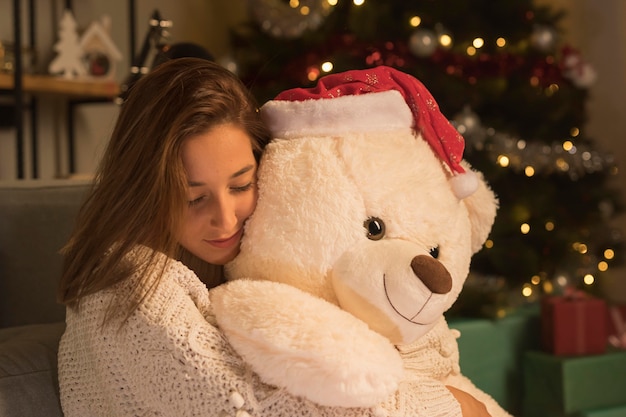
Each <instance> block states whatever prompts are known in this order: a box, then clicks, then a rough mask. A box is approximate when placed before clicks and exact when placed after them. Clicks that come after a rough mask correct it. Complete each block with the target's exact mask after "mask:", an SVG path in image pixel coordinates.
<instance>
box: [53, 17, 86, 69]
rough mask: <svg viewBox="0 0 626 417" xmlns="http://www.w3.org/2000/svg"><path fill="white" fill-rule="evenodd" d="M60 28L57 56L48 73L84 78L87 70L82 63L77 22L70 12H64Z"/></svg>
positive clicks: (56, 45) (55, 45)
mask: <svg viewBox="0 0 626 417" xmlns="http://www.w3.org/2000/svg"><path fill="white" fill-rule="evenodd" d="M59 27H60V29H59V40H58V41H57V43H55V44H54V50H55V51H56V52H57V56H56V57H55V58H54V59H53V60H52V62H50V65H49V66H48V72H49V73H50V74H53V75H60V76H63V77H65V78H76V77H78V76H84V75H85V74H86V73H87V70H86V68H85V64H84V63H83V61H82V54H83V52H82V49H81V45H80V38H79V36H78V31H77V24H76V20H75V19H74V16H73V15H72V12H71V11H70V10H65V11H64V12H63V17H62V18H61V22H60V24H59Z"/></svg>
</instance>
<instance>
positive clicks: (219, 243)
mask: <svg viewBox="0 0 626 417" xmlns="http://www.w3.org/2000/svg"><path fill="white" fill-rule="evenodd" d="M242 232H243V229H239V230H238V231H237V232H236V233H235V234H234V235H232V236H231V237H228V238H226V239H215V240H205V242H207V243H208V244H209V245H211V246H214V247H216V248H219V249H225V248H230V247H231V246H233V245H236V244H237V243H238V242H239V239H240V238H241V234H242Z"/></svg>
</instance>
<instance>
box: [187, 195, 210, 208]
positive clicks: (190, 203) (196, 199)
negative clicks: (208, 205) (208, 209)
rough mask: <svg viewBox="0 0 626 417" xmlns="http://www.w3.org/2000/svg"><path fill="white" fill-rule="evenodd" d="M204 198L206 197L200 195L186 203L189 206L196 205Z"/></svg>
mask: <svg viewBox="0 0 626 417" xmlns="http://www.w3.org/2000/svg"><path fill="white" fill-rule="evenodd" d="M205 199H206V196H204V195H202V196H200V197H198V198H195V199H193V200H191V201H188V202H187V204H189V207H193V206H197V205H198V204H200V203H202V202H203V201H204V200H205Z"/></svg>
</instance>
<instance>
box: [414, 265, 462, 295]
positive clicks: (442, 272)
mask: <svg viewBox="0 0 626 417" xmlns="http://www.w3.org/2000/svg"><path fill="white" fill-rule="evenodd" d="M411 269H413V272H414V273H415V275H416V276H417V277H418V278H419V279H420V280H421V281H422V282H423V283H424V285H426V288H428V289H429V290H430V291H431V292H433V293H435V294H446V293H448V292H450V290H451V289H452V277H451V276H450V272H448V270H447V269H446V267H445V266H443V264H442V263H441V262H439V261H438V260H436V259H434V258H433V257H431V256H428V255H417V256H416V257H414V258H413V259H412V260H411Z"/></svg>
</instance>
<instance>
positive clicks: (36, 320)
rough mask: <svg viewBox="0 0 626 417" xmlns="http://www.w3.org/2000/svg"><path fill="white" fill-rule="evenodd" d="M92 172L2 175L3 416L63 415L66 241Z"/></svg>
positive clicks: (0, 372)
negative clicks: (60, 373)
mask: <svg viewBox="0 0 626 417" xmlns="http://www.w3.org/2000/svg"><path fill="white" fill-rule="evenodd" d="M88 189H89V181H88V180H69V179H68V180H60V179H59V180H56V179H55V180H17V181H0V416H2V417H5V416H7V417H9V416H10V417H13V416H19V417H31V416H32V417H35V416H46V417H56V416H62V415H63V413H62V411H61V405H60V402H59V388H58V379H57V348H58V344H59V339H60V337H61V335H62V333H63V330H64V328H65V325H64V318H65V308H64V307H63V306H62V305H60V304H58V303H57V302H56V299H55V294H56V287H57V283H58V280H59V277H60V272H61V261H62V259H61V255H60V254H59V250H60V248H61V247H62V246H63V244H64V243H65V242H66V240H67V239H68V237H69V235H70V233H71V230H72V227H73V223H74V219H75V217H76V214H77V212H78V209H79V207H80V204H81V202H82V201H83V199H84V198H85V196H86V192H87V190H88Z"/></svg>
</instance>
